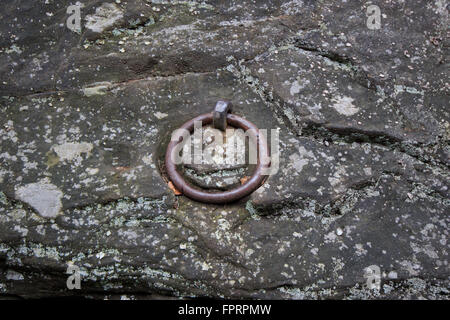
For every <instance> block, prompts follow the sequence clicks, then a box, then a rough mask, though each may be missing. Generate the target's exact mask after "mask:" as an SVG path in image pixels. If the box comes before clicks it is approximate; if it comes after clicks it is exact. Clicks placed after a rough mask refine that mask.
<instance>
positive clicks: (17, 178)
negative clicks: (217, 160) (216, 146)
mask: <svg viewBox="0 0 450 320" xmlns="http://www.w3.org/2000/svg"><path fill="white" fill-rule="evenodd" d="M70 4H73V3H71V2H70V1H57V2H53V1H49V3H48V4H39V5H38V4H34V3H33V4H27V3H20V4H19V5H18V4H17V2H16V1H4V3H2V5H3V9H2V13H0V17H1V19H0V33H1V36H0V44H1V45H0V47H1V50H0V83H1V87H0V298H5V299H7V298H11V297H25V298H36V297H49V296H50V297H55V296H59V297H62V296H82V297H87V298H95V299H101V298H107V299H160V298H174V297H175V298H178V297H182V298H190V297H212V298H254V299H261V298H265V299H331V298H333V299H423V298H425V299H448V294H449V290H450V283H449V275H450V273H449V267H448V242H447V239H448V233H449V229H448V225H449V222H450V221H449V215H448V212H449V209H448V208H449V181H450V179H449V172H448V164H449V144H448V141H449V136H450V135H449V114H448V79H447V75H446V68H445V67H446V64H445V61H446V60H445V57H446V53H447V51H448V49H447V48H448V46H447V45H446V43H447V42H448V40H447V36H446V32H447V25H448V10H447V7H446V5H445V2H443V1H436V2H430V3H427V4H425V5H424V4H422V3H419V2H414V1H408V2H398V3H397V2H396V3H393V2H392V1H379V3H378V4H377V5H379V7H380V10H381V13H382V14H383V16H382V20H381V28H380V29H378V30H371V29H369V28H367V24H366V21H367V16H366V5H364V4H363V5H361V4H360V3H358V2H355V1H347V2H322V1H320V2H316V1H282V0H280V1H258V2H254V1H227V2H224V1H223V2H222V1H211V2H210V1H207V2H200V1H170V2H169V1H154V2H145V1H134V0H129V1H123V0H122V1H121V2H120V3H116V2H113V1H111V2H110V3H105V2H103V1H90V2H89V3H86V4H85V6H84V7H83V8H81V12H82V30H81V32H80V33H77V32H73V31H71V30H70V29H69V28H67V27H66V25H65V23H66V20H67V18H68V16H69V15H68V14H67V13H66V9H67V7H68V6H69V5H70ZM19 11H20V14H19V13H18V12H19ZM223 99H226V100H230V101H231V102H232V103H233V106H234V109H233V112H234V113H235V114H237V115H239V116H242V117H244V118H246V119H248V120H250V121H251V122H253V123H254V124H256V125H257V126H258V127H259V128H261V129H269V131H270V129H275V130H277V132H278V135H279V138H280V141H279V150H278V156H279V158H278V159H279V162H276V160H277V157H274V158H273V159H272V166H273V168H274V171H273V172H272V174H271V175H270V176H269V177H268V179H267V181H266V182H265V183H264V184H263V185H262V186H261V187H260V188H259V189H258V190H256V191H255V192H254V193H252V194H251V195H250V196H248V197H246V198H244V199H241V200H239V201H236V202H234V203H230V204H226V205H206V204H202V203H198V202H195V201H191V200H189V199H187V198H186V197H183V196H175V195H174V192H173V191H172V190H171V189H170V188H169V186H168V178H167V176H166V174H165V169H164V165H163V163H164V155H165V151H166V146H167V144H168V142H169V140H170V137H171V133H172V132H173V130H175V129H177V128H178V127H179V126H180V125H182V124H183V123H184V122H185V121H188V120H190V119H192V117H194V116H196V115H200V114H202V113H206V112H211V111H212V110H213V107H214V106H215V104H216V102H217V101H219V100H223ZM269 138H270V136H269ZM269 141H270V140H269ZM276 149H277V148H275V147H274V146H272V151H273V152H275V151H276ZM252 169H253V168H252V167H251V166H246V165H217V164H214V165H204V164H200V165H199V164H193V165H185V166H184V174H185V176H186V179H188V180H189V181H190V182H192V183H193V184H196V185H197V186H199V187H202V188H205V189H209V190H213V189H214V190H217V189H219V190H228V189H230V188H232V187H235V186H237V185H238V184H240V183H242V182H241V178H243V177H245V176H249V175H251V173H252ZM180 170H183V168H180ZM70 264H73V265H76V266H78V267H79V268H80V272H81V274H80V276H81V290H69V289H68V288H67V287H66V281H67V277H68V274H67V273H66V271H67V267H68V265H70ZM368 269H370V270H378V269H379V270H380V280H381V281H380V287H378V288H372V289H371V288H369V287H368V276H370V275H369V273H368Z"/></svg>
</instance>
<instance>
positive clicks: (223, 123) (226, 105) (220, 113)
mask: <svg viewBox="0 0 450 320" xmlns="http://www.w3.org/2000/svg"><path fill="white" fill-rule="evenodd" d="M231 111H233V105H232V104H231V102H230V101H217V103H216V107H215V108H214V111H213V127H214V128H216V129H219V130H221V131H225V129H226V128H227V114H228V113H231Z"/></svg>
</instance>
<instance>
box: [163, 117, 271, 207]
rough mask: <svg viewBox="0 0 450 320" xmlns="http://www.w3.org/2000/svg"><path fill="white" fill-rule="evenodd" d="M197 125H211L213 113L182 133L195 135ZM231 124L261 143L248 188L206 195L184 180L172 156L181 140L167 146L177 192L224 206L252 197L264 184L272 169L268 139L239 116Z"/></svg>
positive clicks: (167, 160) (189, 124) (167, 161)
mask: <svg viewBox="0 0 450 320" xmlns="http://www.w3.org/2000/svg"><path fill="white" fill-rule="evenodd" d="M196 121H201V123H202V125H208V124H211V123H212V122H213V113H212V112H211V113H205V114H202V115H200V116H198V117H195V118H194V119H191V120H189V121H188V122H186V123H185V124H183V125H182V126H181V127H180V129H185V130H187V131H189V132H190V133H192V132H193V131H194V122H196ZM227 123H228V124H229V125H231V126H233V127H236V128H241V129H243V130H244V131H247V130H249V129H250V130H251V132H254V133H255V138H256V139H257V148H258V160H257V164H256V169H255V171H254V172H253V175H252V176H251V177H250V179H248V180H247V181H246V182H245V183H244V184H242V185H240V186H239V187H237V188H234V189H232V190H227V191H222V192H205V191H202V190H200V189H197V188H195V187H193V186H192V185H190V184H189V183H187V182H186V181H185V180H184V178H183V177H182V176H181V175H180V174H179V173H178V171H177V170H176V165H175V163H174V162H173V160H172V159H173V155H172V154H173V152H174V151H175V150H176V148H175V147H176V146H177V145H178V143H180V142H181V141H182V139H181V138H180V139H179V140H178V141H170V143H169V145H168V146H167V151H166V157H165V165H166V172H167V175H168V176H169V179H170V181H172V183H173V185H174V186H175V188H176V189H177V190H178V191H180V192H181V193H182V194H183V195H185V196H187V197H188V198H190V199H193V200H196V201H199V202H204V203H215V204H223V203H228V202H233V201H236V200H238V199H241V198H243V197H245V196H248V195H249V194H251V193H252V192H253V191H255V190H256V189H258V188H259V187H260V186H261V185H262V184H263V183H264V181H265V179H266V177H267V169H268V167H269V166H270V161H269V154H268V148H267V142H266V139H265V137H263V136H262V135H261V133H260V131H259V129H258V127H257V126H255V125H254V124H253V123H251V122H250V121H248V120H246V119H244V118H241V117H239V116H237V115H234V114H230V113H228V114H227Z"/></svg>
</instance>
